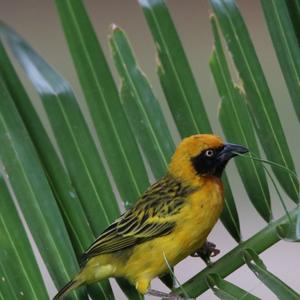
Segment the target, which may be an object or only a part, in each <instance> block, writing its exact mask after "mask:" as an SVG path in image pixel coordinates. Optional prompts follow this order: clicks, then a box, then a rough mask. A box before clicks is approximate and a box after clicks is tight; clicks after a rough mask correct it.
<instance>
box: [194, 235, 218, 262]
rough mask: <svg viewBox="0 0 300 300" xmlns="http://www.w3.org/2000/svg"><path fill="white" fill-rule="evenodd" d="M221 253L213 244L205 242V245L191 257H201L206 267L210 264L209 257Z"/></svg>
mask: <svg viewBox="0 0 300 300" xmlns="http://www.w3.org/2000/svg"><path fill="white" fill-rule="evenodd" d="M220 252H221V251H220V250H219V249H217V248H216V245H215V244H214V243H211V242H208V241H206V242H205V244H204V245H203V246H202V247H201V248H200V249H198V250H197V251H196V252H195V253H193V254H192V255H191V256H192V257H201V258H202V259H203V260H204V261H205V263H206V264H207V265H210V264H211V260H210V258H211V257H215V256H217V255H218V254H219V253H220Z"/></svg>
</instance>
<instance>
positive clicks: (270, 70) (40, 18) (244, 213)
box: [0, 0, 300, 300]
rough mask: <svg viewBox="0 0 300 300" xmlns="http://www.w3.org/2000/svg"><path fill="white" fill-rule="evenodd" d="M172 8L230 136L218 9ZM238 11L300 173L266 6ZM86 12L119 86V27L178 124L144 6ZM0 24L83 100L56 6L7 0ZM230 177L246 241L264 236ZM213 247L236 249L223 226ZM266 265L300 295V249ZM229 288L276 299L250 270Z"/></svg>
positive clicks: (172, 1)
mask: <svg viewBox="0 0 300 300" xmlns="http://www.w3.org/2000/svg"><path fill="white" fill-rule="evenodd" d="M167 3H168V6H169V9H170V11H171V15H172V17H173V20H174V22H175V24H176V26H177V30H178V33H179V35H180V38H181V40H182V42H183V45H184V48H185V50H186V54H187V56H188V59H189V61H190V63H191V67H192V69H193V72H194V75H195V78H196V81H197V83H198V86H199V88H200V92H201V95H202V97H203V101H204V103H205V106H206V108H207V111H208V114H209V118H210V121H211V123H212V126H213V128H214V131H215V133H216V134H219V135H221V136H222V135H223V134H222V130H221V129H220V126H219V124H218V116H217V112H218V105H219V97H218V95H217V92H216V87H215V85H214V82H213V79H212V76H211V74H210V70H209V66H208V61H209V57H210V53H211V50H212V44H213V42H212V35H211V29H210V24H209V15H210V13H211V9H210V7H209V4H208V1H207V0H187V1H180V0H169V1H168V2H167ZM237 3H238V5H239V7H240V9H241V11H242V14H243V16H244V17H245V20H246V22H247V24H248V28H249V31H250V34H251V37H252V38H253V41H254V43H255V48H256V50H257V54H258V56H259V59H260V61H261V64H262V66H263V69H264V71H265V74H266V77H267V81H268V83H269V85H270V88H271V91H272V94H273V97H274V100H275V102H276V107H277V108H278V110H279V113H280V117H281V120H282V124H283V127H284V130H285V133H286V135H287V139H288V143H289V146H290V148H291V152H292V155H293V157H294V160H295V164H296V168H297V171H298V172H299V169H300V158H299V154H298V153H299V124H298V122H297V119H296V116H295V113H294V111H293V107H292V104H291V101H290V99H289V96H288V93H287V89H286V86H285V83H284V80H283V78H282V75H281V72H280V69H279V65H278V62H277V59H276V57H275V53H274V51H273V49H272V44H271V40H270V37H269V34H268V31H267V28H266V24H265V22H264V19H263V16H262V10H261V7H260V1H258V0H252V1H247V0H238V1H237ZM85 4H86V7H87V9H88V12H89V15H90V17H91V19H92V21H93V24H94V27H95V30H96V32H97V34H98V37H99V39H100V41H101V45H102V47H103V49H104V51H105V54H106V57H107V59H108V61H109V63H110V65H111V68H112V71H113V73H114V76H115V78H116V82H117V83H118V84H119V79H118V76H117V74H116V71H115V67H114V65H113V64H112V60H111V55H110V51H109V47H108V43H107V37H108V35H109V33H110V24H112V23H115V24H117V25H119V26H120V27H122V28H123V29H125V31H126V32H127V34H128V37H129V39H130V41H131V43H132V47H133V49H134V51H135V53H136V56H137V59H138V61H139V63H140V65H141V67H142V69H143V70H144V72H145V73H146V75H147V76H148V78H149V80H150V82H151V84H152V86H153V88H154V91H155V94H156V96H157V97H158V99H159V100H160V102H161V103H162V106H163V108H164V110H165V114H166V116H168V117H170V113H169V111H168V109H167V106H166V103H165V99H164V96H163V93H162V90H161V87H160V85H159V82H158V78H157V76H156V72H155V70H156V62H155V48H154V44H153V42H152V38H151V35H150V33H149V30H148V28H147V25H146V22H145V19H144V16H143V14H142V11H141V9H140V8H139V5H138V4H137V2H136V1H135V0H109V1H104V0H98V1H96V0H87V1H85ZM0 19H1V20H3V21H4V22H6V23H7V24H8V25H10V26H12V27H13V28H14V29H15V30H16V31H17V32H18V33H19V34H21V35H22V36H23V37H24V38H25V39H26V40H27V41H28V42H29V43H30V44H31V45H32V46H33V47H34V48H35V49H36V50H38V52H39V53H40V54H41V55H42V56H43V57H44V58H45V59H46V60H47V61H48V62H49V63H50V64H51V65H52V66H54V67H55V68H56V69H57V70H58V71H59V72H60V73H61V74H62V75H63V76H64V77H65V78H66V79H67V80H68V81H69V82H70V83H71V85H72V86H73V88H74V90H75V92H76V94H77V96H78V98H79V99H83V96H82V92H81V90H80V87H79V83H78V80H77V77H76V73H75V70H74V67H73V65H72V61H71V57H70V55H69V53H68V49H67V45H66V42H65V39H64V35H63V32H62V29H61V26H60V22H59V19H58V16H57V13H56V8H55V4H54V1H50V0H39V1H38V0H27V1H22V0H0ZM26 86H27V87H28V89H29V90H30V93H31V94H32V97H33V98H36V95H35V93H34V92H33V89H32V88H31V86H30V85H29V84H28V83H27V84H26ZM83 106H84V105H83ZM170 125H171V126H172V121H170ZM174 136H175V139H176V142H178V136H177V135H176V133H174ZM232 142H234V141H232ZM228 169H229V175H230V182H231V186H232V187H233V191H234V194H235V197H236V201H237V206H238V210H239V215H240V220H241V227H242V234H243V238H244V239H247V238H249V237H250V236H251V235H252V234H253V233H255V232H256V231H257V230H258V229H260V228H262V227H263V226H264V225H265V223H264V222H263V221H262V219H261V218H260V217H259V216H258V215H257V213H256V212H255V211H254V209H253V207H252V206H251V204H249V201H248V199H247V196H246V195H245V192H244V190H243V186H242V183H241V181H240V179H239V177H238V175H237V173H236V169H235V166H234V164H233V163H231V164H230V166H229V167H228ZM272 204H273V206H274V209H275V212H276V213H275V217H278V216H280V215H282V214H283V212H282V209H281V206H280V204H279V200H278V198H277V196H276V195H275V194H274V197H273V203H272ZM287 204H289V205H290V204H291V203H290V201H289V200H287ZM210 240H211V241H213V242H215V243H216V244H217V246H218V248H219V249H221V251H222V252H221V255H223V254H224V253H226V252H227V251H229V250H230V249H231V248H232V247H234V246H235V245H236V243H235V242H234V241H233V239H232V238H231V237H230V236H229V234H228V233H227V232H226V231H225V230H224V228H223V226H222V225H221V224H220V223H218V224H217V226H216V227H215V228H214V230H213V232H212V233H211V235H210ZM261 258H262V259H263V260H264V262H265V264H266V265H267V266H268V268H269V270H270V271H272V272H274V273H275V274H276V275H278V276H279V277H280V278H282V279H283V280H284V281H286V282H288V283H289V285H290V286H291V287H293V288H295V289H298V291H299V286H300V284H299V281H300V280H299V278H300V260H299V245H298V244H292V243H285V242H279V243H278V244H276V245H275V246H273V247H272V248H270V249H269V250H268V251H266V252H264V253H263V254H262V255H261ZM203 268H204V264H203V263H202V261H200V259H197V258H188V259H186V260H185V261H183V262H181V263H180V264H179V265H178V266H177V267H176V275H177V278H178V279H179V281H180V282H184V281H185V280H187V279H188V278H189V277H191V276H192V275H194V274H196V273H197V272H199V271H200V270H201V269H203ZM43 272H44V276H46V278H47V281H48V287H49V293H50V295H53V294H54V293H55V289H54V287H53V284H52V283H51V281H50V279H49V277H48V276H47V274H46V272H45V270H44V271H43ZM227 280H229V281H231V282H233V283H235V284H237V285H239V286H241V287H242V288H244V289H246V290H248V291H249V292H251V293H253V294H255V295H257V296H258V297H261V298H262V299H270V300H271V299H276V297H275V296H274V295H273V294H272V293H271V292H270V291H269V290H267V289H266V288H265V287H264V286H263V284H262V283H260V282H259V281H257V280H256V278H255V276H254V275H253V273H252V272H251V271H249V270H248V268H246V267H242V268H240V269H239V270H238V271H236V272H235V273H234V274H232V275H230V276H228V277H227ZM153 286H154V287H156V288H159V289H164V287H162V286H160V284H159V283H158V281H154V283H153ZM116 293H117V299H120V300H122V299H124V297H123V295H122V294H121V293H119V291H116ZM148 299H150V298H148ZM199 299H215V296H214V295H213V294H212V293H211V292H210V291H208V292H206V293H205V294H203V295H202V296H201V297H199Z"/></svg>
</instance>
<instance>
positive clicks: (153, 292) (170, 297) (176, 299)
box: [147, 289, 195, 300]
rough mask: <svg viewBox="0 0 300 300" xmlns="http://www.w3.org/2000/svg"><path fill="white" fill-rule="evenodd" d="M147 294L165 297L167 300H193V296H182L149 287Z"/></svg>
mask: <svg viewBox="0 0 300 300" xmlns="http://www.w3.org/2000/svg"><path fill="white" fill-rule="evenodd" d="M147 294H148V295H151V296H155V297H160V298H165V299H168V300H195V299H194V298H183V297H181V296H178V295H176V294H175V293H170V294H168V293H164V292H160V291H157V290H152V289H149V290H148V292H147Z"/></svg>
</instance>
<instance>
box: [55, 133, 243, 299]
mask: <svg viewBox="0 0 300 300" xmlns="http://www.w3.org/2000/svg"><path fill="white" fill-rule="evenodd" d="M245 152H248V150H247V148H245V147H243V146H240V145H235V144H225V143H224V142H223V141H222V139H221V138H219V137H217V136H215V135H209V134H198V135H193V136H190V137H188V138H185V139H184V140H182V142H181V143H180V145H179V146H178V147H177V149H176V151H175V153H174V155H173V157H172V160H171V162H170V164H169V167H168V172H167V174H166V175H165V176H164V177H163V178H161V179H160V180H159V181H157V182H156V183H154V184H153V185H152V186H150V187H149V188H148V189H147V190H146V192H145V193H144V194H143V195H142V196H141V198H140V199H138V201H137V202H136V203H135V204H134V205H133V207H132V208H130V209H129V210H127V211H126V212H125V213H123V214H122V215H121V216H120V217H119V218H118V219H117V220H116V221H115V222H113V223H112V224H111V225H110V226H109V227H108V228H107V229H106V230H104V232H103V233H102V234H101V235H100V236H99V237H98V238H97V239H96V241H95V242H94V243H93V244H92V245H91V246H90V247H89V248H88V249H87V250H86V252H85V253H84V255H83V258H84V261H85V265H84V266H83V267H82V269H81V270H80V272H79V274H78V275H77V276H75V278H74V279H73V280H71V281H70V282H69V283H68V284H67V285H66V286H64V287H63V288H62V289H61V290H60V291H59V293H58V294H57V295H56V296H55V297H54V298H53V300H60V299H63V298H64V296H65V295H67V294H68V293H69V292H70V291H71V290H73V289H74V288H76V287H79V286H81V285H83V284H86V283H87V284H89V283H93V282H96V281H99V280H103V279H107V278H109V277H123V278H126V279H127V280H129V282H131V283H132V284H133V285H135V287H136V289H137V290H138V291H139V292H140V293H142V294H146V293H148V294H150V295H154V296H160V297H167V298H169V299H182V298H180V297H177V296H176V295H173V294H169V295H168V294H166V293H162V292H159V291H156V290H152V289H150V282H151V280H152V279H153V278H154V277H157V276H161V275H163V274H164V273H166V272H168V265H167V262H168V264H169V265H171V266H174V265H176V264H177V263H178V262H180V261H181V260H182V259H184V258H185V257H187V256H189V255H191V254H193V253H195V252H197V250H198V249H199V248H201V247H202V246H203V245H204V244H205V241H206V238H207V236H208V234H209V232H210V231H211V229H212V228H213V226H214V225H215V223H216V222H217V220H218V218H219V216H220V214H221V212H222V209H223V202H224V196H223V185H222V182H221V179H220V177H221V175H222V172H223V170H224V168H225V166H226V164H227V162H228V161H229V160H230V159H231V158H232V157H234V156H235V155H236V154H237V153H245Z"/></svg>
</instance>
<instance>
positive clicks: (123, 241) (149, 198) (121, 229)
mask: <svg viewBox="0 0 300 300" xmlns="http://www.w3.org/2000/svg"><path fill="white" fill-rule="evenodd" d="M193 191H194V190H193V189H191V188H186V187H183V186H182V184H181V183H180V182H179V181H177V180H175V179H174V178H172V177H171V176H165V177H164V178H162V179H161V180H160V181H158V182H157V183H155V184H154V185H152V186H151V187H150V188H149V189H148V190H147V191H146V192H145V194H144V195H143V196H142V198H141V199H139V200H138V201H137V203H136V204H135V205H134V206H133V207H132V208H131V209H129V210H128V211H127V212H125V213H124V214H123V215H121V217H119V218H118V219H117V220H116V221H115V222H114V223H112V224H111V225H110V226H109V227H108V228H107V229H106V230H105V231H104V232H103V233H102V234H101V235H100V236H99V237H98V238H97V239H96V241H95V242H94V243H93V244H92V245H91V246H90V248H89V249H87V251H86V252H85V253H84V255H83V259H84V260H86V259H87V258H89V257H92V256H96V255H99V254H104V253H112V252H115V251H120V250H123V249H126V248H128V247H131V246H133V245H136V244H139V243H142V242H144V241H146V240H150V239H153V238H155V237H158V236H163V235H167V234H169V233H171V232H172V230H173V229H174V227H175V221H174V218H173V216H174V215H175V214H177V213H178V212H179V211H180V209H181V207H182V206H183V204H184V201H185V199H186V196H187V195H188V194H190V193H191V192H193Z"/></svg>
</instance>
